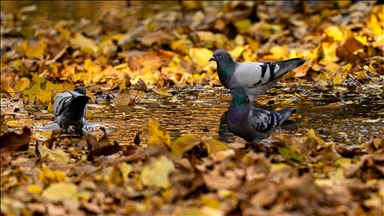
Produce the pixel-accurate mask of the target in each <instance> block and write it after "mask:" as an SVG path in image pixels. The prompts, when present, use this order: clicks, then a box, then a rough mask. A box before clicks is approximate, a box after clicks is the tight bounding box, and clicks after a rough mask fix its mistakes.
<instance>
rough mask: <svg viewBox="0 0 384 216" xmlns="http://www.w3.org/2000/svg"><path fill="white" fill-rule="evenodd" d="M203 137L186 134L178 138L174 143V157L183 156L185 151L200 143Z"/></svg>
mask: <svg viewBox="0 0 384 216" xmlns="http://www.w3.org/2000/svg"><path fill="white" fill-rule="evenodd" d="M200 143H201V139H200V138H199V137H197V136H194V135H185V136H182V137H179V138H177V139H176V141H175V142H174V143H173V144H172V155H173V156H174V157H179V158H181V157H183V155H184V153H185V152H187V151H189V150H191V149H192V148H193V147H195V146H197V145H199V144H200Z"/></svg>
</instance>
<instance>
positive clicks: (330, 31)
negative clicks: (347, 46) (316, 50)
mask: <svg viewBox="0 0 384 216" xmlns="http://www.w3.org/2000/svg"><path fill="white" fill-rule="evenodd" d="M324 33H325V34H327V35H328V36H329V37H332V38H333V40H335V41H343V40H344V34H343V32H342V31H341V30H340V28H338V27H336V26H329V27H327V28H326V29H324Z"/></svg>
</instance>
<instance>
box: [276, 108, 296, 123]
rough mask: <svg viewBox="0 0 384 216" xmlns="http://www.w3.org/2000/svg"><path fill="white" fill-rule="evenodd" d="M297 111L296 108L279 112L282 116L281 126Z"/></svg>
mask: <svg viewBox="0 0 384 216" xmlns="http://www.w3.org/2000/svg"><path fill="white" fill-rule="evenodd" d="M296 111H297V109H296V108H284V109H282V110H279V111H277V112H278V113H279V114H280V124H279V125H281V124H282V123H283V122H285V121H286V120H287V119H288V118H289V117H290V116H291V115H292V114H293V113H295V112H296Z"/></svg>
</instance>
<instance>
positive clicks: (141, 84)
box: [133, 78, 147, 92]
mask: <svg viewBox="0 0 384 216" xmlns="http://www.w3.org/2000/svg"><path fill="white" fill-rule="evenodd" d="M133 90H139V91H143V92H146V91H147V85H146V84H145V82H144V81H143V80H142V79H141V78H139V80H137V83H136V86H135V87H134V88H133Z"/></svg>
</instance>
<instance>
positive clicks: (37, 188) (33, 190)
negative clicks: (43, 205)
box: [27, 184, 43, 194]
mask: <svg viewBox="0 0 384 216" xmlns="http://www.w3.org/2000/svg"><path fill="white" fill-rule="evenodd" d="M27 190H28V192H29V193H31V194H40V193H41V191H43V188H42V187H41V186H40V185H38V184H32V185H28V188H27Z"/></svg>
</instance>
